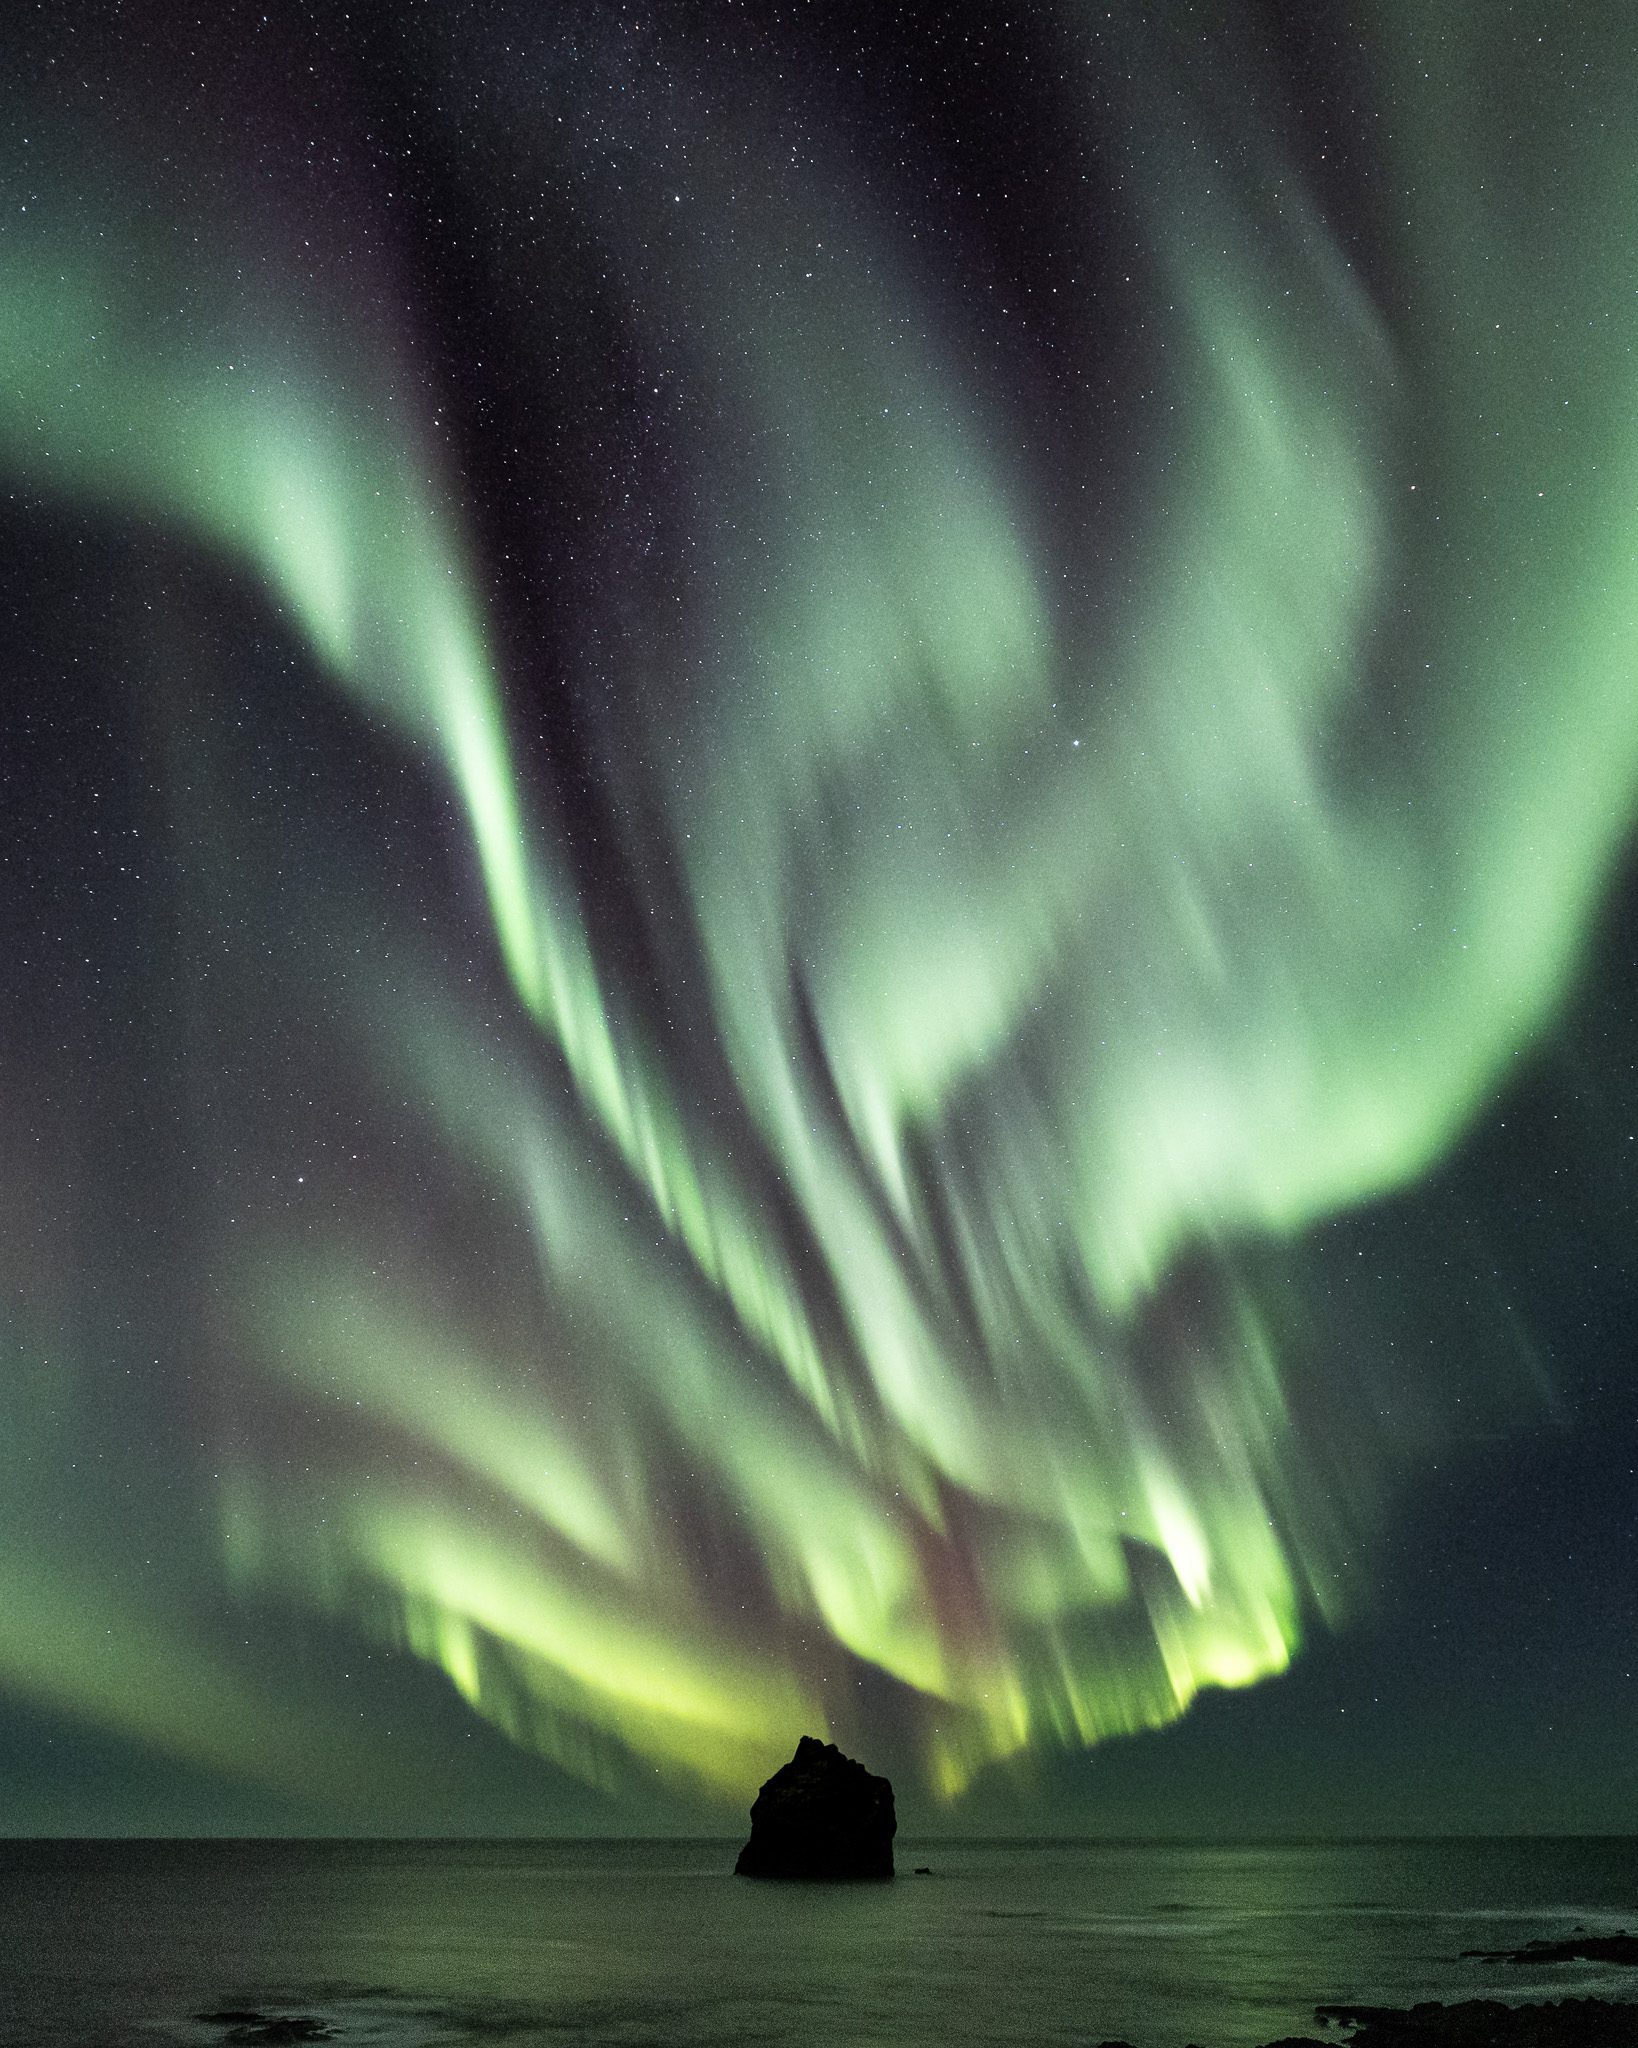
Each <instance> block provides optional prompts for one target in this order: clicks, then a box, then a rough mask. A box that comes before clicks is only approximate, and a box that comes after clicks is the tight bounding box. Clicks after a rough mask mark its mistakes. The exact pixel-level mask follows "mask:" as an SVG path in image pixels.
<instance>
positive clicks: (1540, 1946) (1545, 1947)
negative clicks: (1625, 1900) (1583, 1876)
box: [1462, 1927, 1638, 1965]
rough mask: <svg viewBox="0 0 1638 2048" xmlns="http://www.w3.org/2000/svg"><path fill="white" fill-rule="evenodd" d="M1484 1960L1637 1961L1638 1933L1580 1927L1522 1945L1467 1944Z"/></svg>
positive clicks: (1471, 1952) (1466, 1952)
mask: <svg viewBox="0 0 1638 2048" xmlns="http://www.w3.org/2000/svg"><path fill="white" fill-rule="evenodd" d="M1462 1954H1463V1955H1464V1956H1476V1957H1477V1958H1478V1960H1479V1961H1480V1962H1482V1963H1631V1964H1635V1965H1638V1934H1588V1933H1587V1932H1586V1930H1585V1929H1584V1928H1580V1927H1578V1928H1577V1929H1576V1930H1575V1933H1574V1934H1573V1935H1571V1937H1570V1939H1569V1940H1568V1941H1527V1942H1526V1943H1525V1944H1524V1946H1523V1948H1464V1949H1463V1950H1462Z"/></svg>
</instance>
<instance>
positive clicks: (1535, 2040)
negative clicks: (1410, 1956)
mask: <svg viewBox="0 0 1638 2048" xmlns="http://www.w3.org/2000/svg"><path fill="white" fill-rule="evenodd" d="M1314 2017H1315V2019H1316V2020H1317V2021H1318V2022H1319V2024H1320V2025H1321V2026H1322V2027H1351V2028H1353V2030H1354V2031H1353V2033H1352V2035H1351V2036H1350V2037H1349V2039H1348V2042H1347V2048H1638V2003H1628V2002H1627V2001H1626V2000H1624V1999H1606V1998H1561V1999H1558V2000H1556V2001H1554V2002H1551V2003H1548V2004H1545V2005H1504V2004H1503V2003H1502V2002H1501V2000H1500V1999H1498V1998H1466V1999H1463V2000H1462V2001H1461V2002H1460V2003H1459V2004H1456V2005H1443V2004H1440V2003H1438V2002H1437V2001H1434V2000H1430V2001H1428V2002H1427V2003H1425V2004H1422V2005H1413V2006H1411V2007H1410V2008H1409V2009H1408V2010H1402V2009H1400V2008H1399V2007H1396V2006H1388V2005H1320V2006H1316V2007H1315V2008H1314ZM1299 2041H1301V2042H1303V2043H1304V2048H1322V2044H1320V2043H1316V2042H1313V2041H1311V2040H1308V2039H1307V2037H1295V2038H1294V2039H1293V2040H1292V2041H1290V2042H1288V2043H1286V2044H1279V2043H1271V2044H1270V2048H1298V2043H1299ZM1331 2048H1336V2037H1335V2036H1334V2035H1333V2036H1332V2037H1331Z"/></svg>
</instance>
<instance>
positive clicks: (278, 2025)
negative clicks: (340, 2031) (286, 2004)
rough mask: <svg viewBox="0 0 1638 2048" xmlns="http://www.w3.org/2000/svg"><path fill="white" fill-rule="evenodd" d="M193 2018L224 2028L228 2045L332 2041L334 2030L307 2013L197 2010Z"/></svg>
mask: <svg viewBox="0 0 1638 2048" xmlns="http://www.w3.org/2000/svg"><path fill="white" fill-rule="evenodd" d="M194 2018H195V2019H196V2020H198V2021H200V2022H201V2023H202V2024H203V2025H204V2026H207V2027H225V2028H226V2029H227V2032H226V2033H225V2034H224V2035H223V2036H222V2039H223V2041H224V2042H226V2043H229V2044H231V2048H296V2044H299V2043H302V2042H307V2041H333V2040H335V2039H336V2031H335V2029H334V2028H333V2027H332V2026H330V2025H329V2024H328V2023H327V2022H326V2021H324V2020H320V2019H313V2018H311V2017H310V2016H309V2015H308V2014H306V2013H286V2014H282V2015H280V2016H278V2017H270V2016H269V2015H268V2014H267V2013H265V2012H247V2011H241V2010H239V2009H238V2008H237V2007H235V2008H234V2009H233V2010H231V2011H227V2012H199V2013H195V2014H194Z"/></svg>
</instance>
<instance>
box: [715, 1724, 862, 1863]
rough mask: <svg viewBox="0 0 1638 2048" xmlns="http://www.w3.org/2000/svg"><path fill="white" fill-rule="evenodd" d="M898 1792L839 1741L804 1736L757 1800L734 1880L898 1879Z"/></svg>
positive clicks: (752, 1810) (753, 1807) (758, 1795)
mask: <svg viewBox="0 0 1638 2048" xmlns="http://www.w3.org/2000/svg"><path fill="white" fill-rule="evenodd" d="M897 1828H898V1821H897V1818H896V1817H895V1815H894V1812H893V1787H892V1786H891V1785H890V1784H889V1783H888V1781H887V1780H886V1779H885V1778H876V1777H872V1776H871V1774H870V1772H869V1771H867V1770H866V1769H865V1767H864V1765H863V1764H858V1763H855V1762H854V1761H853V1759H852V1757H848V1756H843V1754H842V1752H841V1751H840V1750H839V1749H838V1748H837V1747H836V1745H835V1743H834V1742H819V1741H817V1740H815V1738H814V1737H813V1736H811V1735H804V1736H803V1737H802V1740H801V1741H800V1742H799V1743H798V1744H797V1745H796V1754H795V1756H793V1757H792V1758H791V1760H790V1762H789V1763H788V1764H782V1765H781V1766H780V1767H779V1769H778V1770H777V1771H775V1772H774V1774H773V1776H772V1777H771V1778H770V1779H769V1780H768V1782H767V1783H766V1784H765V1785H764V1786H763V1788H762V1790H761V1791H760V1792H759V1793H758V1794H757V1795H756V1802H755V1804H754V1805H753V1806H752V1808H751V1839H750V1840H749V1841H748V1842H747V1843H746V1844H745V1847H744V1848H743V1849H741V1850H740V1852H739V1861H738V1862H737V1863H736V1864H735V1865H734V1874H735V1876H736V1877H808V1878H838V1877H840V1878H856V1877H871V1878H881V1877H891V1876H892V1875H893V1836H894V1833H895V1832H896V1830H897Z"/></svg>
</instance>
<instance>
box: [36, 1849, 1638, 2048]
mask: <svg viewBox="0 0 1638 2048" xmlns="http://www.w3.org/2000/svg"><path fill="white" fill-rule="evenodd" d="M736 1846H737V1845H736V1844H733V1843H724V1842H678V1841H663V1842H453V1843H450V1842H430V1843H428V1842H413V1843H398V1842H385V1843H313V1842H222V1843H210V1842H172V1843H129V1842H120V1843H112V1842H58V1843H0V2044H3V2048H67V2044H73V2048H93V2044H94V2048H123V2044H142V2048H165V2044H169V2043H186V2044H189V2048H206V2044H209V2043H212V2042H216V2041H219V2040H221V2038H222V2034H223V2029H222V2028H221V2027H219V2026H211V2025H206V2024H202V2023H200V2022H198V2021H197V2020H195V2019H194V2018H192V2017H191V2015H194V2014H196V2013H199V2012H202V2011H206V2010H210V2009H215V2008H222V2007H251V2008H254V2009H256V2010H259V2011H262V2012H265V2013H271V2014H311V2015H313V2016H315V2017H322V2018H323V2019H325V2020H326V2021H328V2023H329V2024H331V2025H332V2026H333V2027H334V2028H335V2029H336V2032H337V2036H338V2038H339V2039H341V2040H343V2041H345V2042H348V2043H357V2044H364V2043H394V2044H401V2048H411V2044H427V2048H431V2044H435V2043H436V2044H457V2043H461V2044H465V2043H478V2042H486V2043H487V2042H502V2043H517V2044H528V2043H556V2044H561V2043H569V2042H574V2043H582V2042H584V2043H611V2044H612V2043H619V2044H623V2048H624V2044H644V2048H647V2044H658V2043H666V2044H692V2043H702V2044H703V2043H710V2044H712V2048H721V2044H726V2043H738V2042H760V2043H791V2044H801V2048H827V2044H832V2043H834V2044H838V2048H843V2044H845V2048H862V2044H869V2043H881V2044H883V2048H887V2044H891V2048H915V2044H919V2043H936V2044H938V2048H956V2044H961V2043H969V2042H970V2043H979V2042H985V2043H988V2042H1029V2043H1060V2042H1076V2043H1096V2042H1099V2041H1103V2040H1106V2039H1112V2038H1119V2039H1124V2040H1127V2041H1131V2042H1135V2043H1136V2044H1138V2048H1184V2044H1185V2043H1188V2042H1198V2043H1200V2044H1202V2048H1249V2044H1252V2043H1259V2042H1266V2041H1272V2040H1275V2039H1277V2038H1278V2037H1279V2036H1281V2035H1283V2034H1290V2033H1293V2032H1302V2031H1312V2030H1313V2022H1312V2010H1313V2007H1314V2004H1315V2003H1316V2001H1333V2000H1372V2001H1383V2002H1390V2003H1395V2004H1398V2003H1405V2002H1409V2001H1412V2000H1414V1999H1417V1998H1426V1997H1439V1998H1455V1997H1473V1996H1478V1995H1497V1994H1499V1995H1501V1996H1504V1997H1508V1998H1512V1999H1525V1998H1542V1997H1555V1998H1556V1997H1564V1996H1566V1995H1570V1994H1577V1995H1579V1994H1586V1993H1597V1994H1603V1995H1608V1996H1616V1997H1621V1996H1626V1997H1635V1998H1638V1972H1631V1971H1628V1972H1622V1971H1619V1970H1611V1969H1608V1968H1603V1969H1600V1968H1596V1967H1591V1966H1586V1965H1580V1964H1576V1965H1570V1966H1567V1967H1559V1968H1555V1969H1545V1968H1537V1969H1535V1970H1533V1971H1523V1970H1520V1969H1518V1968H1515V1967H1512V1966H1508V1965H1501V1964H1486V1963H1480V1962H1476V1961H1471V1960H1469V1961H1462V1960H1460V1959H1459V1957H1460V1951H1461V1950H1463V1949H1468V1948H1476V1947H1484V1948H1501V1947H1504V1946H1507V1945H1509V1944H1516V1943H1519V1942H1522V1941H1523V1940H1525V1939H1527V1938H1529V1937H1531V1936H1535V1935H1552V1934H1563V1933H1567V1932H1569V1931H1570V1929H1572V1928H1573V1927H1576V1926H1581V1927H1585V1928H1587V1929H1588V1930H1589V1931H1598V1932H1614V1931H1616V1930H1617V1929H1619V1928H1621V1927H1623V1926H1628V1927H1634V1928H1638V1842H1634V1841H1631V1840H1612V1839H1601V1840H1583V1841H1571V1840H1551V1841H1542V1840H1528V1841H1526V1840H1510V1841H1469V1842H1375V1843H1354V1844H1348V1845H1335V1844H1329V1845H1324V1846H1315V1845H1311V1844H1308V1845H1304V1844H1287V1845H1272V1846H1271V1845H1265V1844H1259V1845H1246V1846H1239V1847H1235V1846H1212V1847H1202V1846H1187V1847H1179V1846H1175V1845H1157V1844H1153V1843H1148V1844H1142V1843H1095V1842H1006V1843H997V1842H974V1841H965V1842H927V1841H924V1842H917V1841H914V1840H911V1841H904V1840H902V1839H901V1842H900V1844H899V1865H900V1869H901V1872H904V1873H906V1874H905V1875H902V1876H901V1877H900V1879H899V1881H898V1882H897V1883H896V1884H893V1885H883V1886H862V1887H818V1886H812V1887H810V1886H793V1885H771V1884H752V1883H748V1882H746V1881H744V1880H736V1879H734V1878H733V1877H732V1876H730V1875H729V1872H730V1871H731V1868H732V1864H733V1855H734V1850H735V1847H736ZM917 1863H926V1864H930V1865H931V1866H932V1872H933V1874H932V1875H931V1876H929V1877H913V1876H910V1875H908V1872H909V1870H910V1868H911V1866H913V1865H914V1864H917Z"/></svg>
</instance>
